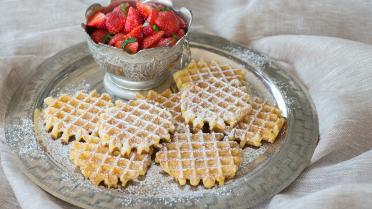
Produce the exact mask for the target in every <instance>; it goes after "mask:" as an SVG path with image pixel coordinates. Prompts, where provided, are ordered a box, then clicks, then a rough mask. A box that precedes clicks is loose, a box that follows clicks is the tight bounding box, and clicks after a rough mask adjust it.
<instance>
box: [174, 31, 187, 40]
mask: <svg viewBox="0 0 372 209" xmlns="http://www.w3.org/2000/svg"><path fill="white" fill-rule="evenodd" d="M176 35H177V37H178V39H180V38H182V37H183V36H184V35H185V30H184V29H180V30H179V31H178V32H177V33H176Z"/></svg>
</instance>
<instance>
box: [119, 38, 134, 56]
mask: <svg viewBox="0 0 372 209" xmlns="http://www.w3.org/2000/svg"><path fill="white" fill-rule="evenodd" d="M128 40H129V39H126V40H123V41H118V42H116V43H115V47H116V48H123V45H124V49H125V50H126V51H127V52H129V53H131V54H135V53H137V51H138V47H139V44H138V42H136V41H135V38H134V39H133V40H132V41H135V42H130V41H128Z"/></svg>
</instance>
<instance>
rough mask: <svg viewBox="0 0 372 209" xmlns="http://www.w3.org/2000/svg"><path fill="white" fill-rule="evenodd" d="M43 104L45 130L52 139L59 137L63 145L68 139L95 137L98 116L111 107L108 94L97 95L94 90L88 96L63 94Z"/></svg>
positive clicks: (48, 99) (47, 99)
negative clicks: (84, 136)
mask: <svg viewBox="0 0 372 209" xmlns="http://www.w3.org/2000/svg"><path fill="white" fill-rule="evenodd" d="M44 102H45V104H46V106H47V107H46V108H45V109H44V112H43V116H44V121H45V128H46V130H47V131H51V132H50V134H51V136H52V138H54V139H57V138H59V137H60V136H61V137H60V138H61V141H62V142H63V143H68V142H69V139H70V137H75V139H76V140H82V139H83V135H89V134H92V135H96V134H97V128H96V127H97V121H98V118H99V114H100V113H101V112H103V110H104V109H106V108H108V107H110V106H113V104H112V102H111V97H110V96H109V95H108V94H101V95H99V94H98V93H97V92H96V91H95V90H94V91H92V92H90V93H89V94H85V93H83V92H82V91H79V92H77V93H76V94H75V95H74V96H69V95H66V94H63V95H61V96H60V97H58V98H57V99H56V98H52V97H48V98H46V99H45V100H44ZM61 134H62V135H61Z"/></svg>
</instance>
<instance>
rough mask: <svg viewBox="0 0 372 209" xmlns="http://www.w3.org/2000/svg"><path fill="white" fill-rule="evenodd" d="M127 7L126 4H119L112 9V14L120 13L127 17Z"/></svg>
mask: <svg viewBox="0 0 372 209" xmlns="http://www.w3.org/2000/svg"><path fill="white" fill-rule="evenodd" d="M128 7H129V4H128V3H123V4H120V5H118V6H116V7H115V8H114V10H112V12H115V13H122V14H124V15H125V16H127V14H128Z"/></svg>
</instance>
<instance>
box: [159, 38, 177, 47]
mask: <svg viewBox="0 0 372 209" xmlns="http://www.w3.org/2000/svg"><path fill="white" fill-rule="evenodd" d="M176 42H177V40H176V39H174V38H173V37H168V38H162V39H160V41H159V42H158V43H157V44H156V47H164V46H169V47H171V46H174V45H175V44H176Z"/></svg>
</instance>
